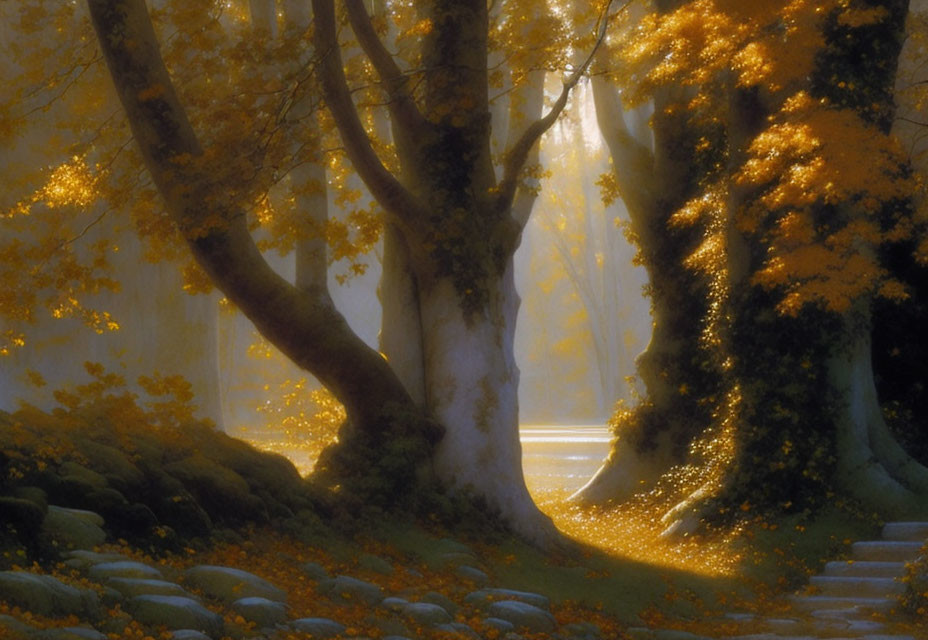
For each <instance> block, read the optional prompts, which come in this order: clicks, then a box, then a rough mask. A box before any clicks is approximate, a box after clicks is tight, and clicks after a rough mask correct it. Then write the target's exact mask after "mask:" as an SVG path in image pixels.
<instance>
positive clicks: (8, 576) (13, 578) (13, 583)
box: [0, 571, 99, 617]
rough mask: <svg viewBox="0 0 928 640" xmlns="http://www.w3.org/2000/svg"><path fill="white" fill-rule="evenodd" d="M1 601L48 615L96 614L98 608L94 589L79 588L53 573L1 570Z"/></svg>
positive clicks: (93, 615) (92, 615) (94, 615)
mask: <svg viewBox="0 0 928 640" xmlns="http://www.w3.org/2000/svg"><path fill="white" fill-rule="evenodd" d="M0 600H5V601H6V602H8V603H9V604H11V605H14V606H17V607H20V608H22V609H23V610H25V611H30V612H32V613H37V614H39V615H43V616H49V617H64V616H69V615H81V614H83V615H89V616H91V617H96V616H97V614H98V611H97V609H98V607H99V599H98V597H97V594H96V593H94V592H93V591H90V590H85V589H77V588H76V587H72V586H71V585H68V584H65V583H64V582H61V581H60V580H58V579H57V578H53V577H52V576H43V575H36V574H33V573H26V572H24V571H3V572H0Z"/></svg>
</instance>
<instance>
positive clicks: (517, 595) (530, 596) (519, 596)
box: [464, 589, 551, 609]
mask: <svg viewBox="0 0 928 640" xmlns="http://www.w3.org/2000/svg"><path fill="white" fill-rule="evenodd" d="M500 599H506V600H518V601H520V602H525V603H527V604H530V605H532V606H534V607H538V608H539V609H548V608H549V607H550V606H551V601H550V600H549V599H548V597H547V596H543V595H541V594H540V593H531V592H529V591H516V590H515V589H480V590H479V591H473V592H471V593H469V594H467V595H466V596H465V597H464V602H466V603H467V604H471V605H474V606H478V607H479V606H484V605H489V604H490V603H491V602H493V601H494V600H500Z"/></svg>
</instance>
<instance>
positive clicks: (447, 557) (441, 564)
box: [429, 551, 474, 568]
mask: <svg viewBox="0 0 928 640" xmlns="http://www.w3.org/2000/svg"><path fill="white" fill-rule="evenodd" d="M473 562H474V556H472V555H471V554H469V553H457V552H454V551H452V552H449V553H440V554H438V556H437V557H435V559H434V560H432V561H430V562H429V565H430V566H431V567H434V568H446V567H459V566H461V565H470V564H473Z"/></svg>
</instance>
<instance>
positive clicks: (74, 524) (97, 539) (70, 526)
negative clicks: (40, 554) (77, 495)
mask: <svg viewBox="0 0 928 640" xmlns="http://www.w3.org/2000/svg"><path fill="white" fill-rule="evenodd" d="M102 526H103V518H101V517H100V516H99V514H96V513H93V512H92V511H84V510H82V509H66V508H64V507H58V506H55V505H49V506H48V513H46V514H45V519H44V520H43V521H42V530H43V531H44V532H45V533H46V534H48V535H49V536H51V538H52V539H53V540H54V541H55V542H57V543H58V544H59V545H61V546H64V547H67V548H73V549H93V548H94V547H96V546H97V545H100V544H103V542H104V541H105V540H106V532H105V531H104V530H103V529H102V528H101V527H102Z"/></svg>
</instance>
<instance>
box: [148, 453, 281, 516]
mask: <svg viewBox="0 0 928 640" xmlns="http://www.w3.org/2000/svg"><path fill="white" fill-rule="evenodd" d="M164 470H165V472H167V473H169V474H170V475H172V476H174V477H175V478H177V479H178V480H180V481H181V482H182V483H183V484H184V488H185V489H187V491H189V492H190V493H191V494H192V495H193V496H194V497H195V498H196V499H197V502H198V503H199V504H200V506H201V507H202V508H203V509H205V510H206V512H207V513H208V514H209V515H210V517H211V518H212V519H213V520H218V521H231V522H240V521H246V520H254V521H258V522H266V521H267V520H268V515H267V508H266V507H265V505H264V503H263V502H262V501H261V499H260V498H258V497H257V496H255V495H253V494H252V493H251V491H250V488H249V486H248V483H247V482H245V479H244V478H242V476H240V475H239V474H238V473H236V472H235V471H233V470H232V469H229V468H228V467H224V466H222V465H220V464H218V463H216V462H214V461H212V460H210V459H209V458H207V457H206V456H204V455H202V454H199V453H198V454H194V455H192V456H189V457H187V458H184V459H183V460H179V461H178V462H174V463H171V464H168V465H165V467H164Z"/></svg>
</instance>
